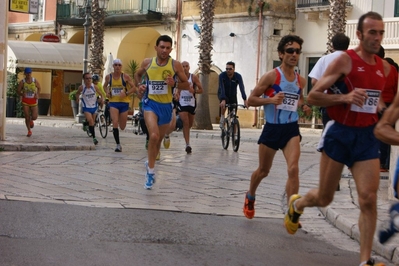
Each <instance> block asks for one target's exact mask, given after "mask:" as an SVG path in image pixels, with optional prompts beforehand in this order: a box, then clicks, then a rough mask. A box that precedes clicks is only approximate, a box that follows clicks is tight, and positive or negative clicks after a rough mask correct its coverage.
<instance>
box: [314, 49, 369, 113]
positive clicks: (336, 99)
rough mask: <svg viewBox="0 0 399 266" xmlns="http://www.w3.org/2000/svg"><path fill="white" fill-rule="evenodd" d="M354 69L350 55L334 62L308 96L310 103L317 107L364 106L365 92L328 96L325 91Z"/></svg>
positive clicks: (357, 91)
mask: <svg viewBox="0 0 399 266" xmlns="http://www.w3.org/2000/svg"><path fill="white" fill-rule="evenodd" d="M351 69H352V60H351V58H350V57H349V55H347V54H346V53H345V54H342V55H340V56H339V57H338V58H337V59H336V60H334V61H333V62H332V63H331V64H330V66H329V67H328V68H327V70H326V71H325V72H324V74H323V76H322V77H321V78H320V80H318V81H317V82H316V84H315V86H314V87H313V88H312V90H311V91H310V93H309V95H308V98H307V100H308V103H310V104H312V105H316V106H324V107H327V106H333V105H339V104H343V103H346V104H355V105H358V106H360V107H361V106H363V103H364V99H365V98H367V93H366V91H365V90H352V91H351V92H349V93H347V94H327V93H324V91H325V90H326V89H328V88H330V87H331V86H332V85H333V84H334V83H335V82H336V81H338V80H339V79H341V78H342V77H344V76H346V75H348V74H349V73H350V71H351Z"/></svg>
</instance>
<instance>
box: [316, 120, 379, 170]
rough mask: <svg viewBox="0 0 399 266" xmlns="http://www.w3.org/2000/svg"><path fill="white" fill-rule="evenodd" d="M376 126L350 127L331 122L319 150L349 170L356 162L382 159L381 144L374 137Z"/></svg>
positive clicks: (324, 133) (325, 130)
mask: <svg viewBox="0 0 399 266" xmlns="http://www.w3.org/2000/svg"><path fill="white" fill-rule="evenodd" d="M374 126H375V125H372V126H369V127H350V126H345V125H342V124H339V123H337V122H335V121H329V122H328V125H327V126H326V128H325V129H324V132H323V136H322V139H321V140H320V144H319V149H320V150H324V152H325V153H326V154H327V155H328V157H330V158H331V159H333V160H334V161H337V162H339V163H342V164H345V165H346V166H348V167H349V168H350V167H352V166H353V164H354V163H355V162H359V161H366V160H371V159H377V158H380V156H379V147H380V145H379V142H378V140H377V138H376V137H375V136H374V133H373V130H374Z"/></svg>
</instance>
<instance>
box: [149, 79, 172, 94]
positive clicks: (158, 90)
mask: <svg viewBox="0 0 399 266" xmlns="http://www.w3.org/2000/svg"><path fill="white" fill-rule="evenodd" d="M148 93H149V94H156V95H160V94H168V84H166V83H165V81H157V80H155V81H154V80H150V81H149V82H148Z"/></svg>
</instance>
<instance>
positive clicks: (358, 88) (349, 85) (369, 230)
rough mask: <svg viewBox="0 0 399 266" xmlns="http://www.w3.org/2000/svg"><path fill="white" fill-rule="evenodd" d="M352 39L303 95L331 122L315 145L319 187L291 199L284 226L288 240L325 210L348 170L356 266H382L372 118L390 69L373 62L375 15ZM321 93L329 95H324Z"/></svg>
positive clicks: (380, 31)
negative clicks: (311, 213)
mask: <svg viewBox="0 0 399 266" xmlns="http://www.w3.org/2000/svg"><path fill="white" fill-rule="evenodd" d="M356 34H357V37H358V39H359V41H360V43H359V45H358V46H357V47H356V48H355V49H354V50H352V51H348V52H347V53H343V54H342V55H340V56H339V57H338V58H337V59H335V60H334V61H333V62H332V63H331V64H330V66H329V67H328V68H327V70H326V72H325V73H324V75H323V77H322V78H321V79H320V80H319V81H318V82H317V83H316V85H315V86H314V87H313V89H312V91H311V92H310V93H309V95H308V102H309V103H310V104H313V105H317V106H323V107H327V111H328V114H329V115H330V117H331V118H332V119H333V120H331V121H329V122H328V123H327V125H326V128H325V129H324V132H323V136H322V139H321V141H320V144H321V145H319V148H320V150H321V151H322V154H321V159H320V173H321V174H320V182H319V187H318V188H316V189H312V190H310V191H309V192H308V193H307V194H306V195H305V196H304V197H301V196H300V195H293V196H291V199H290V202H289V210H288V212H287V215H286V217H285V224H286V228H287V231H288V232H289V233H291V234H293V233H295V232H296V230H297V228H298V222H299V216H300V215H301V214H302V213H303V210H304V208H305V207H314V206H327V205H328V204H330V202H331V201H332V200H333V198H334V193H335V189H336V187H337V186H338V183H339V180H340V178H341V173H342V170H343V168H344V165H347V166H348V167H350V169H351V172H352V175H353V178H354V180H355V182H356V188H357V193H358V199H359V205H360V216H359V230H360V239H361V240H360V262H361V263H360V265H383V264H377V263H374V260H373V259H371V258H370V255H371V251H372V245H373V237H374V231H375V228H376V220H377V189H378V186H379V180H380V175H379V171H380V168H379V167H380V163H379V154H378V148H379V144H378V141H377V139H376V138H375V136H374V134H373V129H374V127H375V124H376V122H377V112H378V111H380V110H382V108H384V106H385V105H384V102H383V101H382V97H380V96H381V90H382V88H383V87H384V84H385V77H386V76H388V74H389V71H390V66H389V64H388V63H387V62H385V61H383V62H382V61H381V59H379V58H377V57H376V56H375V54H376V53H377V52H378V51H379V49H380V45H381V41H382V38H383V35H384V22H383V20H382V17H381V15H379V14H378V13H375V12H368V13H366V14H364V15H362V16H361V17H360V18H359V22H358V26H357V32H356ZM336 81H338V82H336ZM326 89H328V94H326V93H324V90H326Z"/></svg>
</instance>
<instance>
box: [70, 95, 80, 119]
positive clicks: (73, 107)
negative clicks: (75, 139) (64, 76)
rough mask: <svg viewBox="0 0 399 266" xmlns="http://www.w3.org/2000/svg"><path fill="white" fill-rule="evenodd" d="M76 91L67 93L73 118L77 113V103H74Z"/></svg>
mask: <svg viewBox="0 0 399 266" xmlns="http://www.w3.org/2000/svg"><path fill="white" fill-rule="evenodd" d="M77 92H78V90H73V91H71V92H70V93H69V96H68V97H69V100H71V106H72V111H73V116H74V117H75V116H76V115H77V114H78V113H79V111H78V109H79V103H78V102H77V101H76V93H77Z"/></svg>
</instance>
